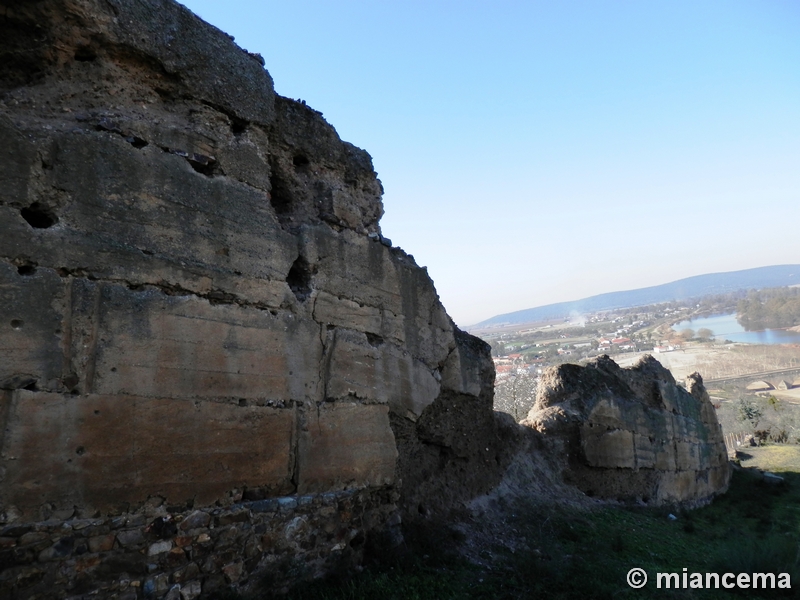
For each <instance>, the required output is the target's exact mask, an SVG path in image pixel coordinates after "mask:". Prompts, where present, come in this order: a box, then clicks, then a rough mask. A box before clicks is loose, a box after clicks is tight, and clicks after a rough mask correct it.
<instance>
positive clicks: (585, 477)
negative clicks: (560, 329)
mask: <svg viewBox="0 0 800 600" xmlns="http://www.w3.org/2000/svg"><path fill="white" fill-rule="evenodd" d="M522 424H523V425H527V426H529V427H532V428H534V429H536V430H537V431H539V432H540V433H543V434H544V435H546V437H547V439H548V444H550V445H553V446H554V448H555V449H554V450H553V451H554V452H556V453H557V452H561V454H562V456H563V459H564V462H565V465H564V478H565V480H566V481H567V482H568V483H572V484H574V485H575V486H576V487H578V488H579V489H580V490H582V491H583V492H585V493H586V494H588V495H592V496H597V497H601V498H612V499H619V500H624V501H642V502H645V503H651V504H655V505H659V504H667V503H683V504H686V505H693V504H700V503H703V502H706V501H708V500H709V499H710V498H712V497H713V496H715V495H717V494H720V493H723V492H724V491H725V490H727V487H728V482H729V480H730V468H729V465H728V458H727V451H726V449H725V441H724V439H723V436H722V428H721V426H720V425H719V422H718V421H717V416H716V413H715V411H714V407H713V405H712V404H711V401H710V400H709V397H708V393H707V392H706V390H705V388H704V387H703V380H702V378H701V377H700V375H699V374H697V373H695V374H693V375H690V376H689V378H688V379H687V380H686V387H685V388H684V387H681V386H679V385H677V383H676V382H675V380H674V378H673V377H672V374H671V373H670V372H669V371H668V370H667V369H665V368H664V367H663V366H661V364H660V363H659V362H658V361H656V360H655V359H654V358H653V357H652V356H645V357H643V358H642V360H641V361H640V362H639V363H637V364H636V365H634V366H633V367H629V368H625V369H622V368H620V367H619V366H618V365H617V364H616V363H615V362H614V361H613V360H611V359H610V358H609V357H608V356H602V357H600V358H598V359H596V360H595V361H592V362H590V363H588V364H587V365H586V366H585V367H583V366H578V365H570V364H565V365H561V366H559V367H553V368H551V369H549V370H548V371H547V372H545V374H543V375H542V383H541V385H540V387H539V392H538V395H537V398H536V403H535V404H534V407H533V408H532V409H531V411H530V413H529V414H528V418H527V419H526V420H525V421H523V423H522Z"/></svg>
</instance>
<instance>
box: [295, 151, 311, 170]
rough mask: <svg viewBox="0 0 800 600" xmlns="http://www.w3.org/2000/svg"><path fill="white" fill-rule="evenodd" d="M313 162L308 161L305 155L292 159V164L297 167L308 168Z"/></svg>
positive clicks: (298, 155)
mask: <svg viewBox="0 0 800 600" xmlns="http://www.w3.org/2000/svg"><path fill="white" fill-rule="evenodd" d="M310 162H311V161H309V160H308V157H307V156H306V155H305V154H296V155H295V157H294V158H292V164H293V165H294V166H295V167H307V166H308V165H309V164H310Z"/></svg>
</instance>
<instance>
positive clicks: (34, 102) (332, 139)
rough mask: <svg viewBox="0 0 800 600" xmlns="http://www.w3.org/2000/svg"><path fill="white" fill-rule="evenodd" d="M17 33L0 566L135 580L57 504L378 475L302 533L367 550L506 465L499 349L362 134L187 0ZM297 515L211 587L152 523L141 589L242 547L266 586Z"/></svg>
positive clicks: (46, 17)
mask: <svg viewBox="0 0 800 600" xmlns="http://www.w3.org/2000/svg"><path fill="white" fill-rule="evenodd" d="M0 39H2V40H3V41H2V44H0V65H2V67H0V92H1V93H2V95H0V540H2V548H0V553H1V554H2V556H0V571H2V575H0V586H4V587H0V590H3V591H4V593H5V592H9V591H13V593H14V594H18V595H19V596H20V597H26V596H25V594H26V593H27V592H25V591H24V590H25V589H28V588H26V586H29V589H31V590H39V591H37V592H35V593H40V592H41V591H42V590H50V591H51V592H52V593H53V594H55V595H58V594H59V593H62V592H63V593H66V591H65V590H69V589H73V590H74V589H77V588H76V587H75V586H76V585H77V584H76V583H75V582H76V581H77V579H76V577H77V575H76V573H78V571H80V572H81V573H88V575H85V576H84V575H82V576H81V580H82V581H84V583H85V582H86V581H90V582H91V581H94V582H95V583H97V585H98V586H100V587H97V588H96V589H112V588H113V586H114V585H117V586H118V584H119V581H120V579H119V578H120V577H123V576H125V577H128V578H129V579H130V578H131V577H134V576H133V575H132V573H131V569H127V570H122V571H120V570H119V569H117V570H115V569H113V568H107V566H103V565H107V564H108V562H107V561H109V560H110V561H112V563H113V561H114V560H115V559H113V558H112V556H113V554H114V552H117V551H119V549H120V548H121V546H120V543H119V539H118V538H116V541H113V540H112V542H111V547H110V548H105V546H102V545H101V546H102V547H101V546H97V547H96V548H94V549H92V547H90V546H87V547H86V548H84V547H83V546H82V545H80V544H78V543H77V542H76V543H75V544H73V543H72V542H62V541H61V540H62V538H63V539H67V537H69V536H67V535H66V533H64V534H63V535H62V533H63V532H61V533H59V532H60V531H61V530H59V528H58V527H57V526H56V525H55V523H56V522H58V523H62V524H64V528H63V529H64V532H66V531H67V530H70V529H74V528H73V527H72V525H70V523H72V521H74V520H75V519H86V518H91V519H101V520H104V519H108V518H112V517H113V516H114V515H117V516H125V518H126V519H127V518H131V519H134V520H133V521H132V522H134V523H138V520H137V519H139V517H135V515H137V514H140V512H141V511H145V512H146V511H147V510H148V509H147V507H148V506H149V504H148V502H149V503H150V504H153V503H154V502H155V504H156V505H158V506H160V507H165V508H163V511H164V512H165V515H162V516H168V517H170V519H173V520H174V521H175V522H179V521H180V520H181V519H182V518H183V517H184V516H185V515H187V514H189V512H190V511H191V510H197V509H203V510H206V509H208V510H211V508H213V507H214V506H230V505H231V504H232V503H233V504H239V503H248V502H260V501H267V500H269V499H274V498H286V497H289V498H299V497H301V496H302V497H316V496H317V495H320V494H323V495H324V494H330V493H336V494H340V493H345V492H348V493H349V492H353V491H354V490H358V494H360V496H359V497H360V498H362V500H361V501H360V502H362V505H363V506H367V507H369V509H368V510H366V509H365V510H366V512H363V511H362V513H361V516H359V517H358V519H356V518H355V517H353V520H352V522H349V521H348V518H349V517H347V516H346V515H347V514H350V513H348V512H347V511H345V513H344V514H345V516H344V517H341V519H343V521H342V522H341V523H338V524H337V525H336V527H333V526H331V527H332V528H330V530H325V531H320V530H319V529H317V528H315V527H313V526H311V525H309V526H308V527H305V526H304V527H303V528H302V532H301V533H302V535H301V536H300V537H301V538H302V540H305V541H304V542H303V541H302V540H300V538H297V536H295V537H294V538H292V539H294V540H295V541H294V542H293V545H291V544H290V546H291V548H294V550H293V552H294V554H293V555H292V556H293V558H295V559H302V556H303V555H304V553H307V551H309V550H308V549H309V548H313V549H314V552H317V553H319V554H320V555H325V556H328V557H333V558H334V559H335V556H336V553H337V552H338V553H340V554H341V553H342V552H344V551H347V552H351V551H352V552H354V553H355V554H354V555H353V556H354V557H355V558H354V560H357V555H358V550H353V548H355V547H356V545H353V544H350V541H351V540H353V539H356V540H362V539H363V535H364V534H365V532H367V531H369V530H372V529H374V528H376V527H381V526H383V525H384V524H385V523H386V522H387V520H392V519H394V520H393V521H391V522H394V523H395V524H396V522H397V521H396V519H397V518H399V517H398V515H397V512H398V510H400V512H402V513H403V514H408V513H409V511H410V510H411V509H412V507H413V509H414V510H416V507H417V506H418V505H420V504H421V503H424V504H425V505H426V506H428V507H429V508H430V510H434V511H446V510H448V509H449V508H450V507H452V506H454V505H457V504H458V503H459V502H461V501H462V500H463V499H464V498H466V497H469V496H470V495H474V494H475V493H479V492H482V491H485V490H487V489H489V487H491V485H492V484H493V482H495V481H496V479H497V477H498V474H497V473H496V471H497V466H498V464H499V463H500V462H502V460H504V459H503V458H502V457H503V456H505V454H504V452H505V451H504V450H502V448H501V443H500V438H499V434H498V431H497V429H496V427H495V425H494V421H493V417H492V413H491V388H492V381H493V370H492V369H491V362H490V361H489V360H488V350H487V349H486V347H485V346H484V345H482V344H481V343H480V342H478V341H477V340H475V339H474V338H471V336H467V335H466V334H463V333H461V332H459V331H458V329H457V328H456V327H455V326H454V325H453V323H452V321H451V320H450V319H449V317H448V316H447V314H446V312H445V311H444V308H443V307H442V305H441V303H440V302H439V298H438V296H437V294H436V291H435V289H434V287H433V283H432V282H431V280H430V278H429V277H428V275H427V273H426V271H425V270H424V269H421V268H419V267H418V266H417V265H416V263H415V262H414V259H413V257H411V256H409V255H407V254H406V253H405V252H403V251H402V250H400V249H398V248H393V247H392V246H391V244H390V243H389V242H388V240H386V239H385V238H383V237H382V236H381V235H380V227H379V224H378V220H379V219H380V217H381V215H382V213H383V207H382V203H381V194H382V188H381V184H380V182H379V181H378V179H377V177H376V174H375V172H374V169H373V167H372V162H371V159H370V157H369V155H368V154H367V153H366V152H364V151H363V150H360V149H358V148H356V147H354V146H352V145H351V144H348V143H346V142H342V141H341V140H340V139H339V137H338V136H337V134H336V132H335V130H334V129H333V128H332V127H331V126H330V125H328V124H327V123H326V122H325V120H324V119H323V118H322V116H321V114H320V113H318V112H317V111H314V110H312V109H311V108H309V107H308V106H306V105H305V104H304V103H301V102H295V101H293V100H289V99H285V98H281V97H279V96H277V95H276V94H275V93H274V90H273V88H272V81H271V78H270V76H269V74H268V73H267V72H266V71H265V70H264V69H263V59H261V58H260V57H258V56H256V55H252V54H250V53H248V52H246V51H244V50H242V49H241V48H239V47H237V46H236V45H235V44H234V43H233V42H232V41H231V39H230V38H229V37H228V36H227V35H225V34H224V33H222V32H220V31H219V30H217V29H215V28H213V27H211V26H210V25H207V24H205V23H203V22H202V21H200V20H199V19H197V18H196V17H194V16H193V15H192V14H191V13H190V12H189V11H187V10H186V9H185V8H183V7H182V6H180V5H178V4H177V3H175V2H172V1H169V0H107V1H101V0H42V1H39V2H30V3H23V4H21V5H19V3H12V2H7V1H4V2H0ZM447 407H449V409H448V408H447ZM448 410H449V411H450V412H448ZM476 423H478V424H480V427H481V430H480V432H478V433H474V432H470V433H469V437H468V438H467V433H466V432H463V431H461V429H460V428H468V427H470V425H473V426H474V424H476ZM448 427H449V428H450V430H451V433H450V434H449V435H444V434H442V433H441V431H440V430H441V429H442V428H444V429H447V428H448ZM437 432H438V433H437ZM464 438H466V439H464ZM455 447H458V448H459V449H458V450H457V451H453V448H455ZM434 458H435V460H434ZM421 465H425V466H424V469H421V468H420V466H421ZM470 467H474V468H473V469H472V472H473V473H474V477H473V478H472V480H471V483H470V484H469V485H463V486H460V487H458V486H456V487H452V488H451V489H450V490H449V491H448V492H447V493H446V494H443V495H441V496H437V494H438V493H439V491H441V490H442V489H443V488H446V486H445V485H444V484H443V483H442V481H443V480H442V479H441V478H440V475H441V474H442V473H443V472H450V471H453V470H460V471H470ZM405 480H408V481H410V482H411V483H413V484H414V488H411V487H410V486H409V485H404V482H405ZM159 499H160V500H159ZM314 502H316V500H315V501H314ZM243 506H244V505H243ZM249 506H250V505H247V506H244V508H243V509H242V510H251V508H248V507H249ZM166 507H169V508H166ZM325 510H326V511H330V510H331V509H329V508H326V509H325ZM426 510H427V509H426ZM251 513H252V510H251ZM147 514H148V515H149V514H150V513H147ZM126 515H127V516H126ZM150 516H152V515H150ZM259 518H261V517H259ZM337 518H339V517H337ZM323 520H324V519H323ZM312 521H313V519H312ZM212 522H213V521H212ZM248 522H249V521H248ZM37 523H38V525H37ZM42 523H44V525H42ZM103 523H106V521H103ZM348 523H349V524H348ZM106 525H107V524H106ZM106 525H103V527H106ZM262 525H263V523H262ZM284 525H286V524H285V523H284ZM264 526H265V527H267V526H266V525H264ZM276 527H277V526H276ZM281 527H283V525H281ZM281 527H278V528H277V529H275V531H283V532H284V533H275V534H274V535H273V536H272V537H267V538H264V537H263V536H261V537H259V538H258V540H257V541H254V542H252V543H253V544H255V545H254V546H253V548H257V551H256V550H253V549H252V548H250V550H248V552H253V553H254V554H252V556H247V557H246V560H245V558H243V557H242V556H240V555H238V554H235V553H234V554H225V552H223V550H224V548H222V546H220V548H219V551H220V552H221V554H219V556H222V557H223V558H220V559H219V560H222V561H223V562H222V563H221V564H220V565H217V566H216V567H214V568H213V569H211V567H209V569H211V570H210V571H208V572H206V571H204V570H203V569H202V565H198V566H199V567H201V568H200V571H199V572H198V574H197V575H196V577H195V579H194V580H193V581H195V582H196V585H197V586H200V588H197V587H196V585H195V583H192V582H187V581H185V580H184V581H182V582H181V581H178V580H175V577H178V578H180V577H181V576H180V575H177V576H176V575H175V573H177V571H176V569H177V567H174V566H170V565H172V563H164V564H161V563H160V562H157V563H153V564H156V565H157V566H156V567H152V569H151V567H148V566H147V565H148V564H150V563H148V562H147V561H148V558H147V552H146V551H142V552H139V550H141V549H143V548H145V547H146V544H147V543H155V542H154V539H161V538H152V535H151V536H150V537H147V536H145V537H144V538H142V540H141V547H139V546H137V549H136V552H139V554H140V557H139V559H137V561H138V562H137V563H136V566H135V568H134V569H133V570H134V571H135V573H136V574H137V575H136V576H135V578H137V581H138V582H139V586H140V588H139V590H138V591H137V590H134V592H136V593H140V592H141V586H143V585H144V584H145V582H144V579H143V577H144V574H145V573H147V572H148V569H150V573H151V575H152V574H153V573H161V574H162V575H163V576H164V577H166V578H167V580H169V581H172V582H173V583H174V584H175V585H189V584H191V586H192V587H191V589H192V590H195V589H201V588H202V586H203V585H205V582H206V581H207V580H209V578H211V577H212V575H215V574H216V575H218V574H219V573H221V572H223V570H224V569H223V567H224V568H228V567H230V565H240V566H239V567H237V566H233V567H230V568H228V570H229V571H231V572H235V573H238V575H237V576H236V578H235V579H231V578H230V577H229V578H228V581H229V583H230V582H233V583H237V584H240V585H243V586H245V585H248V581H249V580H248V578H249V576H250V574H251V573H255V572H257V571H259V570H260V569H261V570H263V568H265V565H269V564H272V563H274V562H275V556H277V554H276V552H277V550H276V548H283V549H284V550H281V551H282V552H286V551H285V547H288V546H287V545H286V544H285V543H283V542H280V543H279V542H278V541H275V540H273V538H274V537H275V536H278V537H280V536H281V535H284V534H285V535H289V534H288V533H286V531H287V530H285V528H284V529H281ZM20 528H21V529H20ZM26 528H29V529H26ZM23 529H26V532H31V531H36V532H41V533H42V534H43V536H44V537H43V536H41V535H37V536H33V537H30V536H28V537H27V538H26V537H24V536H25V533H22V534H20V535H17V533H19V532H20V531H22V530H23ZM268 529H269V527H268ZM98 531H99V530H98ZM101 533H103V535H106V534H108V535H110V533H109V532H101ZM70 535H71V534H70ZM97 535H100V533H98V534H97ZM199 535H200V534H197V536H195V537H197V539H194V540H193V541H192V542H191V543H188V542H186V540H184V541H183V542H186V546H185V547H186V550H185V551H184V553H183V555H184V557H185V558H186V560H187V561H188V562H191V563H194V562H195V561H194V559H192V551H191V549H190V547H192V548H194V547H195V544H197V543H201V542H199V541H198V539H199V537H198V536H199ZM292 535H295V534H294V533H292ZM297 535H300V534H297ZM303 536H305V537H303ZM78 537H80V536H78ZM34 538H35V540H34ZM72 538H75V539H77V538H76V537H75V536H74V535H73V536H72ZM72 538H70V539H72ZM170 539H171V540H172V538H170ZM210 539H211V540H212V542H211V544H212V545H211V546H208V543H209V542H208V541H207V540H206V541H203V542H202V544H206V546H205V550H203V551H204V552H206V551H207V552H209V553H211V554H215V555H217V553H216V547H215V546H214V545H213V540H214V539H215V537H214V535H212V534H210ZM248 539H249V538H248ZM253 539H255V538H253ZM204 540H205V539H204ZM265 540H266V541H265ZM269 540H273V542H274V544H273V543H272V542H270V541H269ZM298 540H299V541H298ZM312 540H313V541H312ZM34 541H35V543H34ZM73 541H74V539H73ZM284 541H285V540H284ZM183 542H182V543H183ZM301 542H302V543H301ZM171 543H173V545H174V546H175V547H184V546H180V544H178V542H175V541H174V540H172V542H171ZM271 544H272V545H271ZM40 546H41V548H40ZM48 548H49V549H52V551H50V550H48ZM87 548H88V550H87ZM79 549H81V550H79ZM347 549H350V550H347ZM86 552H88V553H89V554H91V555H92V556H95V558H97V561H94V558H93V559H92V560H89V561H88V562H85V561H84V562H81V563H80V565H82V566H80V568H79V566H76V565H77V564H78V563H76V562H75V561H76V560H77V559H76V556H77V555H78V554H85V553H86ZM175 554H176V555H177V554H179V552H178V551H176V552H175ZM224 557H227V558H224ZM178 558H180V557H177V556H176V557H173V558H172V559H170V560H173V559H174V560H176V561H177V562H176V563H175V564H178V563H180V562H181V561H180V560H178ZM225 561H227V562H225ZM333 562H335V560H334V561H333ZM114 564H116V563H114ZM326 564H327V563H326ZM87 565H88V566H87ZM159 565H160V566H159ZM241 565H244V566H241ZM153 569H154V570H153ZM237 569H238V570H237ZM192 572H194V571H192ZM115 578H116V579H115ZM170 578H172V579H170ZM151 579H152V577H151ZM112 580H113V581H112ZM173 580H174V581H173ZM114 581H116V583H114ZM81 585H83V584H81ZM86 585H88V584H86ZM131 585H133V584H131ZM30 586H32V587H30ZM102 586H106V587H102ZM108 586H111V588H109V587H108ZM133 587H134V588H135V587H136V586H133ZM81 589H83V588H81ZM113 589H117V588H113ZM31 593H34V592H31ZM76 593H77V592H76ZM126 593H128V592H126Z"/></svg>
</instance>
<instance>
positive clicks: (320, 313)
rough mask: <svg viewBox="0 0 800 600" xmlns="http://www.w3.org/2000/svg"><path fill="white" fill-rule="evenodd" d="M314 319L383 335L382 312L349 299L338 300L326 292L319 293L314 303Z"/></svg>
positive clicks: (323, 322)
mask: <svg viewBox="0 0 800 600" xmlns="http://www.w3.org/2000/svg"><path fill="white" fill-rule="evenodd" d="M314 319H315V320H316V321H317V322H319V323H322V324H323V325H325V324H328V323H330V324H332V325H339V326H342V327H348V328H350V329H355V330H356V331H363V332H368V333H374V334H376V335H380V334H381V311H380V310H379V309H377V308H374V307H372V306H363V305H361V304H359V303H358V302H354V301H352V300H348V299H347V298H337V297H336V296H333V295H331V294H328V293H326V292H319V293H318V294H317V297H316V299H315V301H314Z"/></svg>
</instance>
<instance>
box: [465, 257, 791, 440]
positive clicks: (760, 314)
mask: <svg viewBox="0 0 800 600" xmlns="http://www.w3.org/2000/svg"><path fill="white" fill-rule="evenodd" d="M788 266H789V265H785V266H783V267H788ZM767 269H768V268H767ZM788 271H794V272H793V273H791V274H790V275H791V276H789V277H788V278H787V279H788V280H787V282H786V283H787V285H777V286H776V285H772V286H769V287H766V286H765V287H755V286H748V284H752V283H753V280H752V279H751V280H750V281H746V282H744V283H743V285H742V287H737V284H736V283H735V281H736V277H735V276H734V277H731V278H730V279H731V280H732V283H730V284H729V285H727V286H719V285H717V289H723V290H725V291H724V292H722V293H712V294H705V295H700V296H694V297H691V298H683V299H679V300H675V299H673V300H668V301H663V302H655V303H652V304H647V305H639V306H628V307H617V308H608V309H603V310H595V311H592V312H586V313H579V312H577V311H576V310H574V306H572V308H573V310H571V314H569V315H565V316H560V317H557V318H555V317H551V318H549V319H540V320H539V321H538V322H527V323H521V322H506V323H497V322H496V319H490V320H489V321H487V322H484V323H483V324H479V325H477V326H475V327H473V328H470V329H469V331H470V333H472V334H474V335H477V336H478V337H480V338H482V339H483V340H484V341H486V342H487V343H489V344H490V345H491V347H492V359H493V361H494V364H495V370H496V381H495V409H496V410H499V411H501V412H506V413H508V414H510V415H511V416H512V417H514V419H515V420H517V421H520V420H523V419H524V418H525V417H526V416H527V414H528V411H529V410H530V409H531V407H532V406H533V404H534V402H535V398H536V391H537V385H538V382H539V378H540V376H541V375H542V373H543V372H544V371H545V370H546V369H547V368H548V367H552V366H555V365H559V364H563V363H578V364H580V363H585V362H587V361H589V360H591V359H593V358H595V357H597V356H601V355H604V354H606V355H609V356H611V357H612V359H613V360H614V361H615V362H616V363H617V364H619V365H620V366H622V367H625V366H630V365H633V364H635V363H636V362H637V361H638V360H639V359H640V358H641V357H642V356H643V355H645V354H651V355H653V356H654V357H655V358H656V359H657V360H658V361H659V362H660V363H661V364H662V365H664V366H665V367H667V368H668V369H669V370H670V371H671V372H672V375H673V376H674V377H675V379H676V380H677V381H679V382H680V381H682V380H683V379H684V378H685V377H686V376H687V375H689V374H690V373H694V372H699V373H700V374H701V375H702V377H703V379H704V381H705V383H706V387H707V388H708V389H709V393H710V395H711V399H712V402H713V403H714V406H715V407H716V408H717V413H718V417H719V419H720V421H721V422H722V424H723V426H724V428H725V431H726V432H728V433H729V435H730V437H731V438H732V439H734V438H738V439H740V440H741V439H742V438H744V437H747V436H750V437H752V438H753V439H754V440H755V441H759V438H762V440H761V441H784V442H794V443H798V442H800V285H798V284H797V283H796V282H795V276H794V273H797V274H798V275H800V266H798V268H797V269H796V270H794V269H789V270H788ZM788 271H787V272H788ZM787 272H784V273H783V276H786V274H787ZM740 273H742V272H736V273H734V274H731V275H737V274H740ZM719 275H724V274H715V275H714V277H718V276H719ZM756 283H757V281H756ZM770 283H774V280H770ZM697 289H703V288H702V286H700V287H699V288H697ZM639 292H641V290H634V291H633V292H630V293H619V294H618V295H617V296H615V298H614V300H615V301H616V302H624V301H625V297H626V296H624V294H630V296H629V297H630V298H632V301H635V300H636V298H639V297H642V294H640V293H639ZM620 295H622V297H621V298H620ZM609 296H610V295H609ZM588 300H591V299H588ZM572 304H576V303H572ZM584 304H591V302H584ZM570 307H571V306H570V303H564V306H563V310H567V309H569V308H570ZM535 310H536V309H531V311H535ZM521 312H523V311H521ZM529 312H530V311H529ZM515 315H516V313H515V314H512V315H510V316H509V317H510V318H507V319H505V320H507V321H514V318H513V317H514V316H515ZM497 319H499V318H497ZM769 409H771V410H769Z"/></svg>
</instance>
